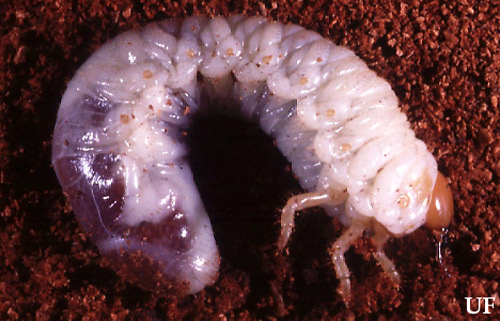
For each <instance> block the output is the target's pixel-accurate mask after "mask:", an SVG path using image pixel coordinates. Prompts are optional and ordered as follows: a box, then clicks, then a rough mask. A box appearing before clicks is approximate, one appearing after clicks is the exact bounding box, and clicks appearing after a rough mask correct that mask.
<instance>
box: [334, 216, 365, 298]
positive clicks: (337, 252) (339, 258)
mask: <svg viewBox="0 0 500 321" xmlns="http://www.w3.org/2000/svg"><path fill="white" fill-rule="evenodd" d="M364 230H365V226H364V225H352V226H350V227H349V228H348V229H347V231H345V232H344V233H343V234H342V235H341V236H340V237H339V238H338V240H337V241H335V243H333V245H332V247H331V248H330V251H329V252H330V256H331V257H332V262H333V264H334V266H335V272H336V273H337V278H338V279H339V281H340V293H341V294H342V298H343V300H344V303H345V304H346V306H347V305H348V302H349V297H350V295H351V280H350V279H349V276H350V272H349V268H348V267H347V264H346V263H345V258H344V253H345V252H347V250H349V248H350V247H351V245H352V244H353V243H354V241H356V240H357V239H358V238H359V237H361V235H362V234H363V231H364Z"/></svg>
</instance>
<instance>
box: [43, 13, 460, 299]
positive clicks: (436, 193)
mask: <svg viewBox="0 0 500 321" xmlns="http://www.w3.org/2000/svg"><path fill="white" fill-rule="evenodd" d="M200 111H209V112H212V113H221V114H234V115H239V116H240V117H242V118H244V119H247V120H251V121H254V122H257V123H258V124H259V125H260V127H261V128H262V130H263V131H264V132H266V133H267V134H269V135H271V136H272V137H273V138H274V139H275V140H276V143H277V146H278V148H279V149H280V150H281V152H282V153H283V154H284V155H285V156H286V157H287V159H288V161H289V162H290V163H291V166H292V170H293V172H294V173H295V174H296V176H297V177H298V180H299V182H300V184H301V185H302V187H303V188H304V189H305V190H306V191H307V193H304V194H300V195H296V196H294V197H292V198H291V199H290V200H289V201H288V203H287V204H286V205H285V206H284V208H283V211H282V218H281V227H282V229H281V235H280V238H279V240H278V249H283V248H284V247H285V246H286V244H287V242H288V239H289V237H290V235H291V233H292V230H293V227H294V214H295V212H296V211H299V210H301V209H304V208H307V207H311V206H322V207H323V208H324V209H325V211H326V212H327V213H328V214H329V215H332V216H333V215H336V216H338V217H339V219H340V221H341V222H342V223H343V224H344V225H345V226H346V227H347V230H346V232H345V233H344V234H343V235H342V236H341V237H340V238H339V239H338V240H337V241H336V242H335V243H334V244H333V246H332V248H331V250H330V254H331V256H332V261H333V263H334V265H335V269H336V272H337V276H338V277H339V279H340V291H341V292H342V295H343V297H344V299H345V301H346V302H347V300H348V298H349V291H350V282H349V270H348V268H347V266H346V263H345V260H344V256H343V255H344V252H345V251H347V249H348V248H349V247H350V246H351V244H352V243H353V242H354V241H355V240H356V239H357V238H359V237H360V236H361V235H362V234H363V231H365V230H372V231H373V232H374V240H375V243H376V246H377V250H376V252H375V253H374V256H375V258H376V259H377V261H378V262H379V263H380V264H381V266H382V268H383V269H384V270H385V271H386V272H388V274H389V276H390V277H391V278H392V279H393V280H394V281H395V282H396V283H397V282H399V275H398V273H397V271H396V269H395V267H394V264H393V263H392V262H391V261H390V259H389V258H388V257H387V256H386V255H385V254H384V251H383V245H384V243H385V242H386V240H387V239H388V238H389V237H390V236H399V235H403V234H407V233H410V232H412V231H414V230H415V229H417V228H418V227H420V226H422V225H423V224H424V223H426V222H427V223H428V225H429V226H430V227H432V228H442V227H445V226H447V225H448V224H449V223H450V220H451V215H452V212H453V208H452V207H453V202H452V197H451V192H450V191H449V188H448V187H447V184H446V181H445V179H444V177H443V176H442V175H441V174H438V170H437V164H436V161H435V159H434V158H433V156H432V155H431V153H430V152H429V151H428V150H427V148H426V146H425V144H424V143H423V142H422V141H420V140H418V139H417V138H416V137H415V135H414V133H413V131H412V130H411V129H410V126H409V123H408V122H407V120H406V116H405V115H404V114H403V113H402V112H401V111H400V109H399V107H398V101H397V98H396V96H395V94H394V92H393V91H392V90H391V87H390V85H389V84H388V83H387V82H386V81H385V80H383V79H381V78H379V77H377V75H376V74H375V73H374V72H373V71H371V70H369V69H368V67H367V66H366V64H365V63H364V62H363V61H362V60H361V59H359V58H358V57H357V56H356V55H355V54H354V53H353V52H352V51H350V50H348V49H347V48H345V47H342V46H337V45H335V44H333V43H332V42H331V41H329V40H327V39H324V38H322V37H321V36H320V35H318V34H317V33H315V32H312V31H308V30H305V29H303V28H302V27H299V26H297V25H292V24H288V25H284V24H281V23H278V22H270V21H267V20H266V19H264V18H262V17H244V16H231V17H228V18H224V17H216V18H213V19H209V18H206V17H191V18H186V19H177V20H167V21H162V22H155V23H151V24H149V25H147V26H145V27H143V28H141V29H136V30H131V31H128V32H125V33H123V34H121V35H119V36H118V37H116V38H114V39H112V40H110V41H109V42H108V43H106V44H104V45H103V46H102V47H101V48H100V49H99V50H98V51H97V52H95V53H94V54H93V55H92V56H91V57H90V58H89V59H88V60H87V61H86V62H85V63H84V65H83V66H81V67H80V69H79V70H78V72H77V73H76V75H75V76H74V78H73V79H72V80H71V81H70V83H69V84H68V88H67V90H66V92H65V94H64V96H63V98H62V102H61V105H60V108H59V112H58V117H57V123H56V126H55V130H54V136H53V153H52V163H53V165H54V169H55V171H56V174H57V176H58V178H59V181H60V182H61V185H62V187H63V190H64V191H65V192H66V193H67V195H68V197H69V199H70V202H71V205H72V207H73V209H74V212H75V214H76V215H77V217H78V219H79V221H80V223H81V225H82V226H83V228H84V229H85V230H86V231H87V232H88V233H89V234H90V235H91V238H92V240H93V241H94V242H95V244H96V245H97V247H98V248H99V250H100V252H101V253H102V254H103V255H104V256H107V257H109V258H110V259H111V261H112V262H114V266H115V267H116V269H117V270H119V271H122V272H124V274H126V275H127V277H128V278H130V280H131V281H133V282H136V283H138V284H140V285H141V286H143V287H145V288H148V289H155V288H158V287H160V286H164V285H165V282H164V281H165V280H167V284H168V283H169V282H177V283H180V284H183V285H184V286H185V288H186V290H185V292H186V293H196V292H198V291H200V290H202V289H203V288H204V287H205V286H207V285H212V284H213V283H214V282H215V280H216V278H217V273H218V268H219V254H218V251H217V246H216V243H215V239H214V235H213V232H212V228H211V225H210V220H209V217H208V214H207V213H206V210H205V208H204V206H203V203H202V201H201V198H200V196H199V193H198V191H197V188H196V185H195V183H194V181H193V175H192V172H191V169H190V166H189V163H188V158H187V148H186V137H185V133H186V130H187V129H188V127H189V125H190V119H191V116H192V115H193V114H195V113H198V112H200ZM436 181H437V182H438V183H436ZM435 186H436V188H435ZM430 207H431V209H430V210H429V208H430ZM127 272H128V273H127Z"/></svg>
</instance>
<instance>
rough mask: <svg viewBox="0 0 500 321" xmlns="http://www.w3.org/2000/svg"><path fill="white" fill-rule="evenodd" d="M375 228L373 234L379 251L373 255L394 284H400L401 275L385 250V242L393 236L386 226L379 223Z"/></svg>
mask: <svg viewBox="0 0 500 321" xmlns="http://www.w3.org/2000/svg"><path fill="white" fill-rule="evenodd" d="M374 230H375V235H374V236H373V240H374V241H375V245H376V247H377V251H376V252H374V253H373V257H374V258H375V260H377V262H378V263H379V264H380V267H381V268H382V270H384V272H385V273H387V275H388V276H389V277H390V278H391V280H392V281H393V282H394V284H396V285H399V283H400V282H401V277H400V276H399V273H398V271H397V270H396V266H395V265H394V263H392V261H391V259H389V258H388V257H387V255H386V254H385V252H384V244H385V242H386V241H387V240H388V239H389V237H391V234H390V233H389V232H388V231H387V229H385V227H383V226H382V225H380V224H378V223H377V224H376V225H375V228H374Z"/></svg>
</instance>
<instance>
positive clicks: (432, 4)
mask: <svg viewBox="0 0 500 321" xmlns="http://www.w3.org/2000/svg"><path fill="white" fill-rule="evenodd" d="M33 2H35V3H33ZM162 2H163V1H156V0H155V1H142V0H141V1H134V2H133V4H130V3H129V2H128V1H125V0H114V1H107V0H102V1H98V0H96V1H79V0H76V1H67V0H49V1H27V0H17V1H10V0H7V1H2V2H1V3H0V16H1V21H2V23H1V24H0V37H1V38H0V53H1V54H0V68H1V70H0V93H1V96H0V184H1V185H0V193H1V194H0V208H1V217H0V319H1V320H18V319H19V320H31V319H37V320H59V319H63V320H69V319H76V320H101V319H103V320H108V319H111V320H123V319H128V320H156V319H158V320H179V319H185V320H257V319H259V320H276V319H286V320H320V319H323V320H331V319H348V320H354V319H357V320H364V319H369V320H388V319H405V320H407V319H414V320H424V319H425V320H429V319H435V320H460V319H472V317H473V318H474V319H483V320H488V319H492V320H493V319H495V318H496V319H497V320H498V318H499V317H500V307H499V304H500V300H499V285H498V282H499V280H500V240H499V236H500V225H499V222H500V220H499V213H500V204H499V199H500V197H499V195H500V191H499V187H498V184H499V177H500V162H499V158H500V139H499V127H498V124H499V111H498V100H499V95H500V90H499V89H500V81H499V74H500V66H499V64H500V53H499V38H500V37H499V32H498V31H499V30H500V23H499V20H498V17H499V15H500V12H499V8H498V6H495V5H493V3H495V2H494V1H482V2H475V1H466V0H463V1H456V2H453V3H455V4H454V5H453V6H451V5H444V4H442V2H440V1H429V2H427V3H426V4H419V3H418V1H408V2H407V3H402V4H399V3H388V2H387V1H375V2H377V3H376V4H372V2H373V1H364V2H362V1H321V0H320V1H292V0H291V1H281V0H276V1H251V0H246V1H231V2H228V3H224V2H223V1H216V0H213V1H205V2H199V3H196V2H193V1H181V2H174V1H165V2H166V3H165V4H163V3H162ZM331 2H333V3H337V4H330V3H331ZM146 3H147V4H146ZM230 13H244V14H248V15H265V16H267V17H269V18H273V19H278V20H280V21H282V22H291V23H296V24H300V25H301V26H303V27H305V28H308V29H312V30H315V31H317V32H319V33H320V34H322V35H323V36H325V37H329V38H331V39H332V40H333V41H334V42H336V43H339V44H342V45H346V46H348V47H349V48H351V49H352V50H354V51H355V52H356V53H357V54H358V55H359V56H361V57H362V58H363V59H365V60H366V61H367V62H368V64H369V65H370V67H371V68H373V69H374V70H376V71H377V72H378V73H379V74H380V75H381V76H382V77H384V78H386V79H387V80H388V81H389V82H390V83H391V85H392V86H393V88H394V90H395V92H396V94H397V95H398V97H399V99H400V101H401V106H402V108H403V109H404V111H405V112H406V113H407V115H408V118H409V120H410V121H411V123H412V126H413V128H414V129H415V131H416V133H417V135H418V136H419V137H420V138H422V139H423V140H424V141H425V142H426V144H427V146H428V147H429V149H430V150H431V151H432V152H433V154H434V155H435V157H436V159H437V160H438V164H439V168H440V170H441V171H442V172H443V173H444V174H445V175H446V176H447V177H449V179H450V181H451V188H452V190H453V193H454V202H455V209H456V213H455V217H454V222H453V223H452V226H451V228H450V229H449V233H448V234H447V235H445V236H444V237H443V242H441V245H442V247H441V248H442V258H441V260H439V259H437V257H436V255H435V251H436V244H437V243H436V239H438V238H439V235H437V234H433V233H432V232H429V231H427V230H425V229H419V230H418V231H416V232H415V233H413V234H411V235H409V236H406V237H403V238H399V239H393V240H392V241H391V242H389V243H388V245H387V247H386V250H387V253H388V255H389V256H390V257H391V258H392V259H393V260H394V262H395V264H396V266H397V268H398V270H399V271H400V273H401V276H402V280H403V282H402V284H401V287H400V289H399V290H398V289H397V288H396V287H395V286H394V285H393V284H392V283H391V282H390V280H389V279H388V278H387V277H386V276H385V275H384V274H383V273H382V272H381V270H380V268H378V267H377V266H376V263H375V262H374V260H373V259H372V258H371V256H370V249H371V248H372V247H373V242H372V240H371V239H370V238H369V237H367V238H365V239H363V240H361V241H359V242H357V243H356V246H354V247H353V248H352V249H351V250H350V251H349V252H348V253H347V261H348V265H349V266H350V268H351V270H352V272H353V278H352V279H353V286H352V288H353V298H352V301H351V303H352V304H351V307H350V308H346V307H345V306H344V304H343V303H342V301H341V299H340V296H339V295H338V293H337V292H336V289H337V286H338V281H337V279H336V277H335V273H334V272H333V269H332V264H331V262H330V260H329V258H328V255H327V247H328V245H329V244H330V243H331V242H332V241H333V240H335V239H336V238H337V237H338V236H339V235H340V233H341V229H342V227H341V225H340V224H339V222H338V221H337V220H336V219H330V218H328V217H327V216H326V215H325V214H323V213H322V212H321V211H319V210H312V211H309V212H306V213H304V214H303V215H300V216H299V217H298V219H297V230H296V232H295V233H294V235H293V237H292V242H291V244H290V251H289V254H288V255H287V254H281V255H275V254H274V251H275V248H274V246H275V243H276V240H277V236H278V222H279V213H278V209H279V208H280V207H281V206H283V204H284V203H285V200H286V198H287V197H288V196H289V195H291V194H293V193H296V192H298V191H300V188H299V186H298V184H297V183H296V181H295V180H294V178H293V175H292V174H291V173H290V171H289V167H288V166H287V163H286V161H284V159H283V158H282V157H281V156H280V155H279V152H278V151H277V150H276V149H275V148H274V147H273V142H272V140H269V138H267V137H265V135H263V134H261V133H260V132H259V131H258V130H257V129H256V128H255V127H253V126H251V125H248V124H245V123H242V122H239V121H235V120H232V119H228V118H220V117H213V118H208V119H205V120H203V119H200V120H199V121H197V123H196V126H194V127H193V130H192V132H191V137H192V146H193V155H192V162H193V167H194V170H195V175H196V177H197V178H196V179H197V182H198V184H199V185H200V190H201V192H202V195H203V198H204V200H205V203H206V205H207V208H208V210H209V211H210V213H211V219H212V221H213V225H214V229H215V233H216V234H215V235H216V238H217V241H218V244H219V246H220V252H221V256H222V263H221V272H220V275H219V279H218V281H217V283H216V284H215V286H213V287H209V288H207V289H206V290H205V291H203V292H201V293H199V294H197V295H194V296H189V297H187V298H180V297H176V296H168V295H163V294H161V295H160V294H155V293H151V292H148V291H145V290H141V289H140V288H138V287H136V286H134V285H131V284H130V283H128V282H127V280H125V279H123V278H122V277H120V276H119V275H117V274H116V273H115V272H114V270H112V269H111V268H110V267H109V264H108V263H107V262H106V260H104V259H103V258H101V256H100V255H99V253H98V251H97V249H96V248H95V247H94V246H93V245H92V244H91V243H90V241H89V240H88V238H87V236H86V235H85V233H84V232H83V231H82V230H81V228H80V227H79V225H78V222H77V221H76V220H75V217H74V215H73V213H72V211H71V208H70V206H69V205H68V203H67V202H66V199H65V196H64V195H63V193H62V191H61V188H60V186H59V184H58V182H57V179H56V177H55V175H54V172H53V170H52V168H51V165H50V150H51V132H52V129H53V126H54V122H55V117H56V112H57V108H58V104H59V101H60V99H61V96H62V94H63V92H64V89H65V86H66V83H67V82H68V81H69V80H70V79H71V77H72V76H73V74H74V72H75V71H76V69H77V68H78V67H79V66H80V65H81V64H82V63H83V62H84V61H85V59H87V58H88V57H89V55H90V54H91V53H92V52H94V51H95V50H96V48H98V47H99V46H100V45H101V44H103V43H104V42H105V41H106V40H108V39H110V38H111V37H113V36H115V35H116V34H118V33H119V32H121V31H123V30H127V29H129V28H133V27H137V26H141V25H144V24H146V23H147V22H149V21H155V20H160V19H164V18H170V17H180V16H189V15H192V14H208V15H227V14H230ZM227 133H230V134H229V135H228V134H227ZM214 173H215V174H214ZM214 176H215V178H214ZM235 182H237V183H238V184H236V186H234V184H235ZM468 296H471V297H484V296H490V297H491V296H493V297H496V300H497V301H496V302H497V305H496V306H495V308H494V309H493V314H490V315H482V314H479V315H475V316H472V317H471V316H470V315H468V314H467V311H466V302H465V299H464V297H468ZM473 308H475V307H474V306H473Z"/></svg>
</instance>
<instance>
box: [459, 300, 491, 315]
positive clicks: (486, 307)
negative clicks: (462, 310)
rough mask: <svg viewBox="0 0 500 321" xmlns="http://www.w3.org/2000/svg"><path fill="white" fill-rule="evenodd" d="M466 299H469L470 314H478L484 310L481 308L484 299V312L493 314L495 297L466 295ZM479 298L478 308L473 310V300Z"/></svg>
mask: <svg viewBox="0 0 500 321" xmlns="http://www.w3.org/2000/svg"><path fill="white" fill-rule="evenodd" d="M465 300H466V301H467V312H468V313H469V314H478V313H480V312H481V311H482V309H481V302H482V301H484V311H483V312H482V313H483V314H491V310H493V308H494V307H495V297H493V296H491V297H477V298H473V297H466V298H465ZM475 300H477V309H476V310H472V307H471V302H472V301H475Z"/></svg>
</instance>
